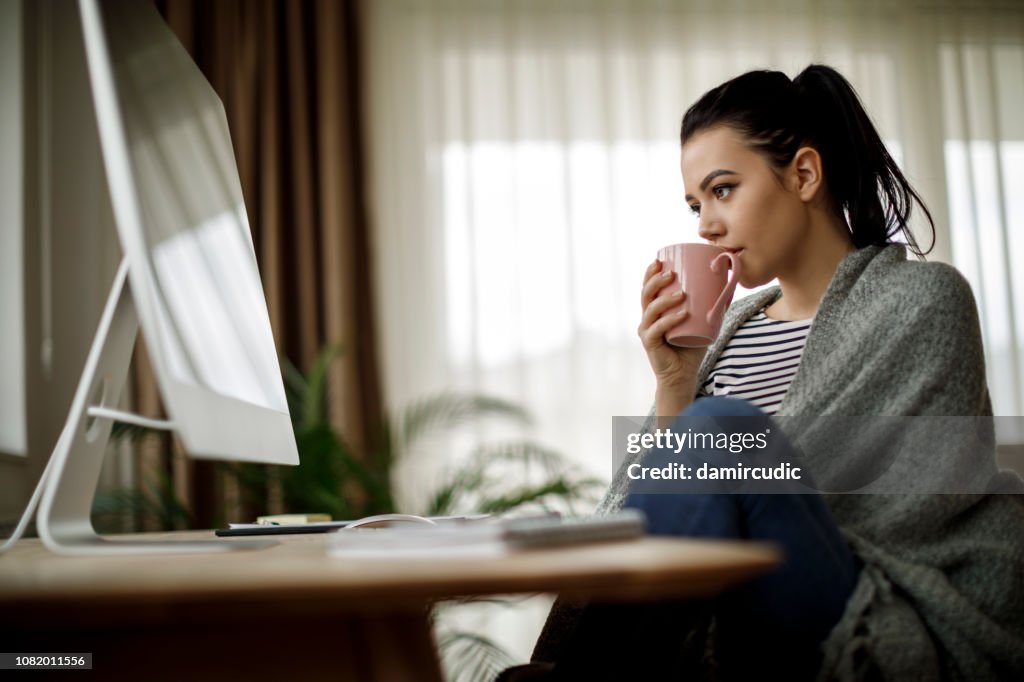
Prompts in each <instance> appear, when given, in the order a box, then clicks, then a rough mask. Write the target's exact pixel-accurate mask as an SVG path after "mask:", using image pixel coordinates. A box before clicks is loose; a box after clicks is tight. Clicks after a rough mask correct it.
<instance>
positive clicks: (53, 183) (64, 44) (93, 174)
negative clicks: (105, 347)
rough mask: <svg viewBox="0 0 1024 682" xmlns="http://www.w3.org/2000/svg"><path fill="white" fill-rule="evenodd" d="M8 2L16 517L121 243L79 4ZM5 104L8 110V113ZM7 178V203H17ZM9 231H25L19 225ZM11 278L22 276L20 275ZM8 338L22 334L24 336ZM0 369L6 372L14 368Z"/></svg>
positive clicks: (8, 465) (11, 487)
mask: <svg viewBox="0 0 1024 682" xmlns="http://www.w3.org/2000/svg"><path fill="white" fill-rule="evenodd" d="M0 13H2V14H0V24H2V25H3V29H0V30H3V31H4V32H5V35H4V39H3V40H0V43H2V44H3V45H4V47H3V50H5V51H8V50H9V51H10V53H9V54H4V55H3V58H0V61H4V62H5V66H4V71H2V72H0V78H3V81H0V86H2V88H3V92H4V93H5V97H4V99H5V100H8V101H10V100H14V101H15V102H16V104H15V105H12V106H14V107H15V108H18V105H19V104H20V110H21V125H22V135H21V140H22V149H21V152H22V155H23V164H22V173H21V177H20V181H21V185H22V186H21V191H22V193H23V203H21V206H22V207H23V210H22V212H21V213H22V215H21V225H17V224H16V223H17V221H16V220H15V221H14V223H15V224H14V225H13V230H12V226H11V225H7V226H5V229H4V231H5V234H6V235H7V236H5V237H4V239H6V240H10V242H11V243H14V240H17V241H20V246H21V251H22V256H23V258H22V262H21V264H22V267H21V271H20V273H19V274H20V280H21V281H20V283H21V291H20V295H21V306H22V313H23V319H22V320H18V319H17V317H18V316H17V311H16V310H15V312H14V313H12V314H11V317H8V312H9V311H8V310H7V309H4V317H3V318H0V319H2V324H3V325H4V328H5V332H6V335H8V336H10V337H12V338H13V337H18V336H20V341H21V347H22V348H23V351H24V355H23V363H22V367H23V376H22V377H21V379H22V381H23V384H22V386H21V387H20V388H19V389H17V390H20V391H22V392H23V396H24V412H25V414H24V421H25V424H26V426H25V429H24V438H23V441H24V447H25V450H26V452H27V456H17V455H10V454H6V453H0V522H8V523H9V522H11V521H13V520H16V518H17V517H18V515H19V514H20V512H21V509H22V508H23V507H24V505H25V503H26V502H27V500H28V497H29V496H30V494H31V492H32V489H33V487H34V486H35V483H36V481H37V480H38V477H39V474H40V473H41V471H42V469H43V467H45V465H46V462H47V460H48V459H49V456H50V452H51V450H52V449H53V445H54V443H55V442H56V440H57V436H58V434H59V433H60V429H61V427H62V426H63V423H64V420H65V418H66V417H67V410H68V407H69V405H70V403H71V398H72V395H73V394H74V391H75V388H76V386H77V382H78V377H79V374H80V373H81V370H82V366H83V364H84V362H85V356H86V354H87V353H88V350H89V345H90V343H91V341H92V337H93V334H94V333H95V330H96V325H97V322H98V321H99V315H100V312H101V311H102V307H103V304H104V302H105V300H106V296H107V292H108V291H109V289H110V285H111V282H112V281H113V277H114V273H115V271H116V268H117V263H118V261H119V259H120V250H119V247H118V244H117V238H116V233H115V231H114V227H113V219H112V217H111V210H110V205H109V200H108V197H107V190H106V181H105V178H104V175H103V170H102V166H101V159H100V154H99V143H98V138H97V133H96V121H95V117H94V115H93V109H92V100H91V97H90V93H89V88H88V76H87V73H86V67H85V61H84V56H83V48H82V36H81V28H80V25H79V18H78V7H77V4H76V3H73V2H62V1H60V0H44V1H42V2H24V1H23V0H2V3H0ZM19 15H20V16H19ZM19 19H20V21H19ZM7 32H9V33H10V35H6V33H7ZM19 37H20V40H19ZM7 38H11V39H10V40H8V39H7ZM19 43H20V48H21V53H22V54H21V59H20V62H21V75H22V79H21V80H22V82H21V87H20V88H18V87H17V86H16V84H14V81H15V80H17V68H16V67H11V66H10V65H9V64H7V63H6V62H7V59H6V57H9V56H10V57H12V58H14V59H15V60H18V57H17V54H16V52H17V50H18V45H19ZM12 44H13V46H12ZM12 72H13V73H14V74H15V75H14V76H12V75H11V73H12ZM8 93H12V94H14V95H15V96H14V97H9V96H8ZM4 106H5V110H4V113H3V114H0V115H3V116H10V114H9V113H8V111H7V109H6V107H7V104H5V105H4ZM4 120H5V121H6V120H7V119H4ZM4 172H7V170H6V169H5V171H4ZM15 174H17V171H16V170H15ZM4 184H5V187H4V190H3V191H4V192H5V194H4V197H3V199H4V200H3V201H2V202H0V203H3V204H7V203H8V201H7V200H10V203H18V202H17V197H14V196H10V192H11V191H12V190H11V188H10V187H9V186H7V185H6V183H4ZM15 184H17V182H15ZM12 231H13V232H14V233H17V232H20V236H11V233H12ZM9 279H12V280H13V281H14V286H15V287H17V279H18V277H14V278H9ZM9 286H11V282H10V281H7V280H4V281H2V282H0V289H4V290H5V291H7V290H8V287H9ZM6 343H8V344H9V345H11V346H16V345H18V342H17V339H15V340H14V341H10V340H9V341H7V342H6ZM4 371H5V374H4V375H2V376H3V380H4V381H6V380H7V374H6V372H8V371H9V369H8V368H6V367H5V369H4ZM15 374H17V372H15ZM17 379H18V378H17V377H16V378H15V383H18V380H17ZM4 414H5V419H6V418H7V417H6V414H7V413H6V412H5V413H4Z"/></svg>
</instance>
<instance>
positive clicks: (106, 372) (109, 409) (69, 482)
mask: <svg viewBox="0 0 1024 682" xmlns="http://www.w3.org/2000/svg"><path fill="white" fill-rule="evenodd" d="M138 329H139V324H138V319H137V317H136V313H135V305H134V302H133V300H132V295H131V291H130V286H129V283H128V264H127V261H122V262H121V266H120V267H119V268H118V271H117V275H116V276H115V277H114V284H113V286H112V287H111V291H110V296H109V297H108V298H107V303H106V305H105V307H104V309H103V316H102V317H101V318H100V324H99V328H98V329H97V330H96V337H95V338H94V339H93V343H92V347H91V348H90V350H89V356H88V358H87V359H86V362H85V369H84V370H83V371H82V378H81V379H80V380H79V382H78V388H77V389H76V391H75V397H74V400H72V403H71V411H70V412H69V413H68V418H67V421H66V422H65V424H64V429H63V431H62V432H61V435H60V438H59V439H58V440H57V445H56V446H55V447H54V449H53V454H52V455H51V456H50V461H49V463H48V464H47V465H46V469H45V471H44V472H43V475H42V477H41V478H40V481H39V483H38V484H37V486H36V489H35V492H34V493H33V495H32V499H31V500H30V501H29V504H28V507H27V508H26V510H25V512H24V514H23V515H22V518H21V521H20V522H19V523H18V527H17V529H16V530H15V532H14V534H13V535H12V536H11V538H10V539H9V540H8V541H7V542H6V543H5V544H4V545H3V546H2V547H0V552H3V551H6V550H7V549H9V548H10V547H11V546H13V544H14V543H15V542H16V541H17V540H18V538H19V537H20V536H21V535H22V533H24V530H25V528H26V527H27V526H28V522H29V521H30V520H31V518H32V514H33V511H34V510H35V507H36V505H37V504H38V505H39V513H38V515H37V516H36V530H37V531H38V533H39V537H40V538H41V539H42V541H43V543H44V544H45V545H46V546H47V547H48V548H49V549H51V550H52V551H54V552H58V553H60V554H175V553H192V552H224V551H230V550H241V549H260V548H264V547H270V546H273V545H276V544H277V543H276V542H275V541H273V540H220V539H215V538H212V537H211V539H210V540H196V541H173V540H172V541H155V540H135V539H132V540H117V539H112V538H108V537H103V536H100V535H98V534H97V533H96V531H95V529H94V528H93V525H92V521H91V518H90V517H91V513H92V503H93V498H94V497H95V495H96V486H97V484H98V483H99V477H100V470H101V468H102V467H103V459H104V455H105V452H106V448H107V442H108V440H109V439H110V430H111V426H112V425H113V422H114V416H115V415H116V416H117V418H118V419H119V420H122V421H134V422H135V423H138V424H145V425H149V426H158V427H162V428H166V429H173V427H174V425H173V422H157V421H155V420H147V419H145V418H143V417H135V416H134V415H126V414H124V413H118V412H117V411H116V409H115V406H116V405H117V401H118V399H119V397H120V395H121V389H122V388H123V387H124V383H125V380H126V378H127V375H128V366H129V364H130V363H131V357H132V350H133V349H134V346H135V338H136V335H137V334H138ZM40 497H41V498H42V499H41V500H40ZM211 536H212V533H211Z"/></svg>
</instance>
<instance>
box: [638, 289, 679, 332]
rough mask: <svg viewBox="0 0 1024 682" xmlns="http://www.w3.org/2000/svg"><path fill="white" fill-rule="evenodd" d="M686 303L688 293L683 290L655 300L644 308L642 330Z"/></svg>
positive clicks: (641, 320)
mask: <svg viewBox="0 0 1024 682" xmlns="http://www.w3.org/2000/svg"><path fill="white" fill-rule="evenodd" d="M684 301H686V292H685V291H681V290H680V291H675V292H673V293H672V294H670V295H668V296H662V297H661V298H656V299H654V300H653V301H651V302H650V304H648V306H647V307H646V308H644V313H643V315H642V316H641V318H640V327H641V329H642V328H645V327H649V326H651V325H652V324H654V323H655V322H657V321H658V318H659V317H661V316H662V315H665V314H666V313H668V312H669V311H671V310H673V309H674V308H677V307H679V306H680V305H681V304H682V303H683V302H684Z"/></svg>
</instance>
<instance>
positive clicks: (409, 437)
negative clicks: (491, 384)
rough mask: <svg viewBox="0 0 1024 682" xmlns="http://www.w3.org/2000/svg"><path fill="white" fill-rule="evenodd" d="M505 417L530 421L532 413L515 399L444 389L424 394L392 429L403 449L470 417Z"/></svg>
mask: <svg viewBox="0 0 1024 682" xmlns="http://www.w3.org/2000/svg"><path fill="white" fill-rule="evenodd" d="M495 417H500V418H505V419H510V420H512V421H514V422H516V423H519V424H523V425H526V424H530V423H531V421H532V420H531V418H530V415H529V413H528V412H527V411H526V410H525V409H523V408H522V407H520V406H519V405H516V404H515V403H513V402H510V401H508V400H504V399H502V398H495V397H493V396H485V395H472V394H463V393H453V392H444V393H439V394H437V395H433V396H430V397H427V398H423V399H421V400H418V401H416V402H414V403H413V404H412V405H410V406H409V407H408V408H406V409H405V410H404V411H403V412H402V413H401V414H400V415H399V417H398V421H397V424H395V425H394V426H395V428H394V429H393V430H392V438H393V439H394V440H396V441H397V446H398V448H397V449H398V451H400V452H404V451H405V450H407V449H408V448H409V447H411V446H412V444H413V443H415V442H416V441H417V440H418V439H420V438H422V437H424V436H425V435H427V434H428V433H430V432H432V431H438V430H440V429H450V428H453V427H455V426H458V425H461V424H464V423H466V422H468V421H470V420H474V419H483V418H495Z"/></svg>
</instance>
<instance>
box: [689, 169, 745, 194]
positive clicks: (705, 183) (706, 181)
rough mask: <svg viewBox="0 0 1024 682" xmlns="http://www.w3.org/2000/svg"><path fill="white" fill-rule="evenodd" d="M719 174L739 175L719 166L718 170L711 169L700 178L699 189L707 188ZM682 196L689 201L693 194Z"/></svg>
mask: <svg viewBox="0 0 1024 682" xmlns="http://www.w3.org/2000/svg"><path fill="white" fill-rule="evenodd" d="M719 175H739V173H737V172H736V171H731V170H726V169H725V168H719V169H718V170H713V171H711V172H710V173H708V174H707V175H706V176H705V177H704V179H703V180H701V182H700V191H701V192H703V191H704V190H705V189H707V187H708V185H709V184H710V183H711V181H712V180H714V179H715V178H717V177H718V176H719ZM683 198H684V199H686V200H687V201H689V200H690V199H693V196H692V195H690V194H687V195H686V196H685V197H683Z"/></svg>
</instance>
